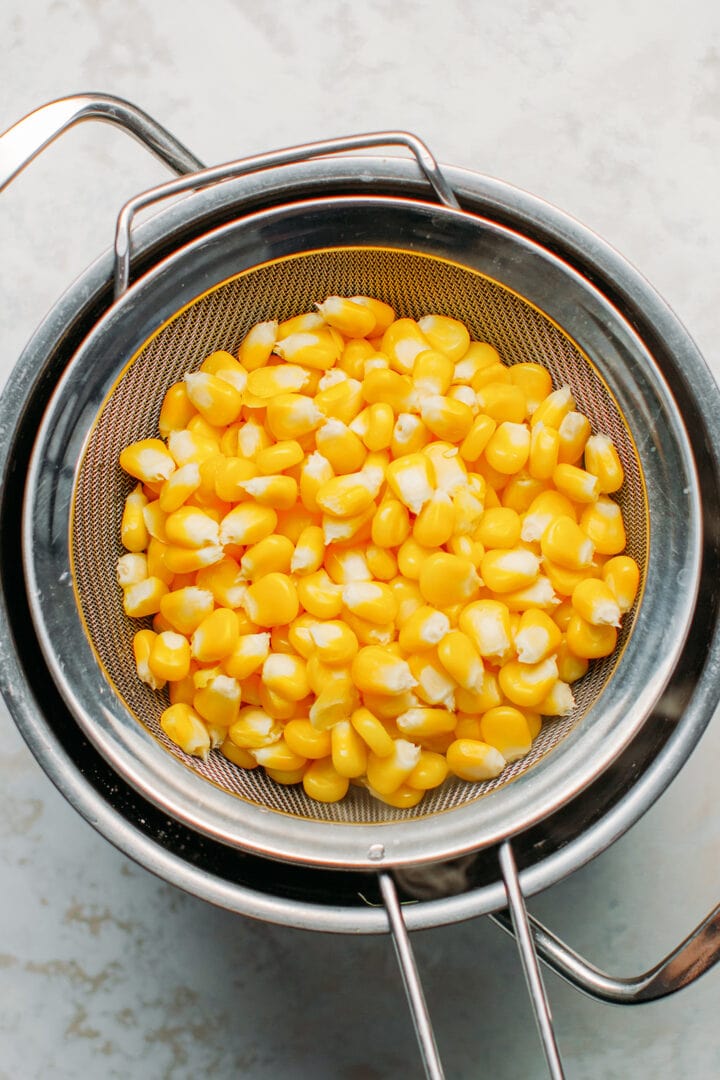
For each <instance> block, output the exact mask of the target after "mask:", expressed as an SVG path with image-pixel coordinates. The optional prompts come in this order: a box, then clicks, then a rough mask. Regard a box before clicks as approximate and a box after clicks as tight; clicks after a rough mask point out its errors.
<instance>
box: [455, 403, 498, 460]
mask: <svg viewBox="0 0 720 1080" xmlns="http://www.w3.org/2000/svg"><path fill="white" fill-rule="evenodd" d="M496 428H497V421H495V420H493V418H492V417H491V416H486V415H485V414H484V413H480V415H479V416H476V417H475V419H474V420H473V422H472V425H471V427H470V430H469V431H468V433H467V435H466V436H465V438H464V439H463V441H462V443H461V444H460V455H461V457H462V458H463V459H464V460H465V461H477V460H478V458H479V457H480V455H481V454H482V453H483V452H484V450H485V448H486V446H487V444H488V443H489V442H490V439H491V438H492V436H493V435H494V434H495V429H496Z"/></svg>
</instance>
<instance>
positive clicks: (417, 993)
mask: <svg viewBox="0 0 720 1080" xmlns="http://www.w3.org/2000/svg"><path fill="white" fill-rule="evenodd" d="M379 879H380V892H381V893H382V898H383V903H384V904H385V910H386V912H387V917H388V922H389V924H390V933H391V935H392V940H393V947H394V949H395V955H396V957H397V961H398V965H399V967H400V973H401V975H402V980H403V986H404V987H405V995H406V997H407V1000H408V1004H409V1006H410V1014H411V1016H412V1020H413V1025H414V1027H415V1034H416V1037H417V1040H418V1044H419V1047H420V1054H421V1058H422V1063H423V1067H424V1069H425V1075H426V1077H427V1078H428V1080H444V1076H445V1073H444V1072H443V1068H442V1064H441V1062H440V1055H439V1054H438V1048H437V1044H436V1042H435V1033H434V1032H433V1027H432V1022H431V1020H430V1013H429V1012H428V1008H427V1003H426V1001H425V995H424V993H423V988H422V984H421V982H420V976H419V974H418V969H417V964H416V962H415V956H414V955H413V951H412V946H411V944H410V938H409V936H408V932H407V927H406V926H405V920H404V918H403V913H402V907H401V905H400V900H399V899H398V894H397V889H396V888H395V884H394V882H393V879H392V878H391V877H390V875H389V874H380V875H379Z"/></svg>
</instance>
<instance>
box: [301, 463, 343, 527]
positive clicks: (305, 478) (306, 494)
mask: <svg viewBox="0 0 720 1080" xmlns="http://www.w3.org/2000/svg"><path fill="white" fill-rule="evenodd" d="M334 475H335V473H334V471H333V467H332V465H331V464H330V462H329V461H328V459H327V458H326V457H323V455H322V454H319V453H317V452H315V453H312V454H310V455H309V456H308V457H307V458H306V459H305V461H304V462H303V463H302V465H301V467H300V499H301V501H302V504H303V506H304V507H306V509H308V510H309V511H311V513H317V512H318V511H319V509H320V507H319V506H318V504H317V493H318V491H319V490H320V488H321V487H322V485H323V484H325V483H327V481H328V480H331V479H332V478H333V476H334Z"/></svg>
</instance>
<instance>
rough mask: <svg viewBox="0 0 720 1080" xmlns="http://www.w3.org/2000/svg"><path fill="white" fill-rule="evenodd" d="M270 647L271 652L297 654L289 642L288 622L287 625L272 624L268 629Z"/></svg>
mask: <svg viewBox="0 0 720 1080" xmlns="http://www.w3.org/2000/svg"><path fill="white" fill-rule="evenodd" d="M293 621H294V620H293ZM270 648H271V651H272V652H276V653H288V654H289V655H290V656H297V655H298V654H297V652H296V650H295V648H294V646H293V645H292V644H291V642H290V625H289V624H288V625H287V626H273V628H272V630H271V631H270Z"/></svg>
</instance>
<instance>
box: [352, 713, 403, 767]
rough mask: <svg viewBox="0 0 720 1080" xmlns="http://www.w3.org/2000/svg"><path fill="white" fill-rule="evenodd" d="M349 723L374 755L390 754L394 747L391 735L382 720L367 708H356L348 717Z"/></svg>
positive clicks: (384, 755)
mask: <svg viewBox="0 0 720 1080" xmlns="http://www.w3.org/2000/svg"><path fill="white" fill-rule="evenodd" d="M350 723H351V724H352V726H353V727H354V729H355V731H356V732H357V733H358V735H359V736H360V738H361V739H362V740H363V742H364V743H365V745H366V746H367V747H368V748H369V749H370V750H371V751H372V752H373V754H375V756H376V757H387V756H388V755H389V754H392V752H393V750H394V747H395V744H394V742H393V739H392V736H391V735H389V734H388V731H387V730H386V728H385V726H384V725H383V723H382V721H380V720H378V718H377V716H375V715H374V714H373V713H372V712H370V710H369V709H367V708H361V709H356V710H355V712H354V713H353V714H352V716H351V717H350Z"/></svg>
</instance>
